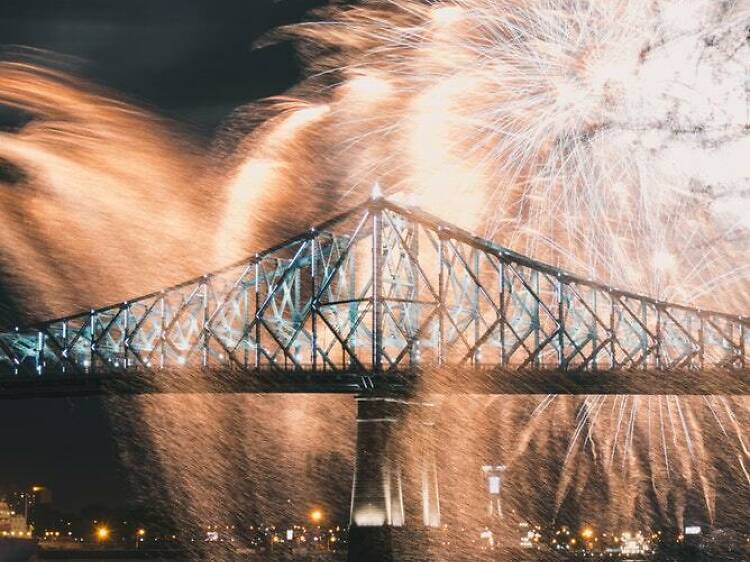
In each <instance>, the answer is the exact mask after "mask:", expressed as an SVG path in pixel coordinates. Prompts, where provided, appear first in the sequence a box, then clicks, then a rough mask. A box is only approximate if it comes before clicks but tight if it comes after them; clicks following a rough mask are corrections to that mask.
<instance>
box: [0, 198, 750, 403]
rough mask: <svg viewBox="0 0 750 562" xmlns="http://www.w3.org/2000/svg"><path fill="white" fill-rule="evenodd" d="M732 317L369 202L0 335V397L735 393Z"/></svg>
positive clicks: (743, 344)
mask: <svg viewBox="0 0 750 562" xmlns="http://www.w3.org/2000/svg"><path fill="white" fill-rule="evenodd" d="M749 327H750V321H749V320H748V319H747V318H744V317H742V316H739V315H732V314H725V313H719V312H712V311H705V310H699V309H697V308H693V307H689V306H683V305H680V304H675V303H669V302H662V301H658V300H656V299H653V298H650V297H648V296H644V295H639V294H634V293H632V292H628V291H624V290H620V289H618V288H616V287H610V286H607V285H603V284H601V283H597V282H595V281H591V280H586V279H582V278H580V277H578V276H576V275H573V274H570V273H568V272H566V271H563V270H561V269H558V268H555V267H552V266H550V265H547V264H544V263H541V262H538V261H535V260H533V259H530V258H528V257H526V256H523V255H520V254H518V253H515V252H513V251H512V250H509V249H507V248H504V247H501V246H499V245H497V244H495V243H493V242H490V241H488V240H484V239H481V238H478V237H476V236H473V235H472V234H470V233H469V232H466V231H464V230H462V229H459V228H457V227H454V226H452V225H449V224H446V223H444V222H442V221H440V220H439V219H438V218H436V217H434V216H431V215H428V214H426V213H424V212H421V211H419V210H417V209H413V208H405V207H402V206H398V205H396V204H394V203H392V202H390V201H388V200H386V199H383V198H373V199H370V200H369V201H367V202H366V203H363V204H361V205H359V206H357V207H355V208H353V209H351V210H349V211H347V212H345V213H342V214H340V215H338V216H336V217H334V218H333V219H331V220H329V221H327V222H326V223H324V224H321V225H319V226H317V227H315V228H312V229H311V230H310V231H308V232H305V233H303V234H301V235H299V236H297V237H296V238H293V239H291V240H288V241H287V242H284V243H282V244H280V245H278V246H276V247H274V248H270V249H268V250H266V251H264V252H262V253H259V254H256V255H254V256H252V257H250V258H248V259H245V260H243V261H241V262H238V263H235V264H233V265H231V266H229V267H227V268H224V269H222V270H220V271H217V272H214V273H211V274H207V275H205V276H202V277H200V278H197V279H192V280H190V281H187V282H185V283H182V284H179V285H176V286H174V287H170V288H167V289H164V290H162V291H159V292H155V293H151V294H148V295H145V296H142V297H139V298H135V299H132V300H128V301H125V302H122V303H118V304H115V305H112V306H107V307H104V308H99V309H94V310H89V311H85V312H82V313H79V314H74V315H71V316H68V317H65V318H60V319H55V320H51V321H47V322H43V323H41V324H39V325H36V326H32V327H29V328H24V329H15V330H13V331H9V332H5V333H0V396H1V397H25V396H53V395H78V394H92V393H108V392H109V393H125V394H128V393H145V392H345V393H352V394H359V393H367V392H375V393H377V392H383V393H403V392H407V393H411V392H413V391H414V390H415V389H422V390H425V391H442V392H450V393H456V392H480V393H545V394H546V393H566V394H578V393H583V394H596V393H620V394H622V393H631V394H656V393H658V394H665V393H669V394H712V393H723V394H744V393H746V391H747V383H748V380H750V377H748V365H750V361H749V360H748V349H750V329H748V328H749Z"/></svg>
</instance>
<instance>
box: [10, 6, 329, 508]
mask: <svg viewBox="0 0 750 562" xmlns="http://www.w3.org/2000/svg"><path fill="white" fill-rule="evenodd" d="M322 3H323V2H322V1H321V0H281V1H272V0H244V1H234V2H227V1H224V2H222V1H217V0H214V1H211V2H208V1H206V0H127V1H121V2H116V1H112V0H3V1H2V2H0V48H2V49H3V50H4V51H5V53H6V54H9V55H12V54H15V53H18V52H19V51H22V52H23V51H27V50H28V49H39V50H43V51H48V52H49V53H47V54H41V55H40V56H41V57H42V59H41V60H42V61H44V60H47V61H49V62H50V63H53V64H57V65H60V64H62V65H64V67H65V68H66V69H67V70H73V71H75V72H76V73H78V74H81V75H83V76H85V77H87V78H88V79H90V80H93V81H95V82H98V83H100V84H102V85H104V86H107V87H109V88H111V89H114V90H116V91H119V92H121V93H123V94H125V95H126V96H127V97H129V98H130V99H132V100H135V101H136V102H138V103H140V104H143V105H147V106H148V107H150V108H151V109H155V110H156V111H158V112H160V113H162V114H164V115H166V116H168V117H171V118H173V119H175V120H178V121H180V122H183V123H185V124H186V125H187V128H188V129H189V130H192V131H193V132H194V133H195V134H196V135H198V136H204V137H205V138H210V136H211V134H212V132H213V130H214V129H215V127H216V126H217V125H218V124H219V123H220V122H221V120H222V119H223V118H224V117H226V115H227V114H228V113H229V112H230V111H231V110H232V109H233V108H235V107H237V106H238V105H241V104H244V103H247V102H249V101H252V100H255V99H259V98H262V97H266V96H269V95H273V94H278V93H281V92H283V91H284V90H286V89H287V88H289V87H290V86H291V85H292V84H294V82H295V81H296V80H297V78H298V73H299V69H298V66H297V62H296V58H295V54H294V50H293V48H292V47H291V46H290V45H288V44H280V45H274V46H271V47H266V48H264V49H259V50H254V49H253V48H252V44H253V42H254V41H255V40H256V39H258V37H259V36H261V35H262V34H263V33H265V32H266V31H268V30H270V29H273V28H274V27H277V26H279V25H281V24H284V23H290V22H293V21H296V20H298V19H300V18H301V17H303V16H304V14H305V13H306V12H307V11H309V10H310V9H311V8H314V7H315V6H317V5H320V4H322ZM35 56H36V55H35ZM0 451H2V453H1V454H0V494H2V491H3V490H4V489H5V490H7V489H13V488H17V487H22V486H29V485H31V484H32V483H43V484H46V485H48V486H49V487H50V488H51V490H52V492H53V496H54V500H55V504H57V505H58V506H59V507H61V508H63V509H77V508H79V507H81V506H84V505H87V504H90V503H94V502H104V503H121V502H123V501H124V500H125V499H126V498H128V497H129V496H130V490H128V486H127V479H126V478H125V477H124V474H123V469H122V468H121V466H120V464H119V462H118V461H117V451H116V445H115V443H114V442H113V433H112V432H111V428H110V426H109V418H108V416H107V414H106V412H105V411H104V407H103V405H102V403H101V401H100V400H99V399H94V398H90V399H75V400H66V399H40V400H19V401H0Z"/></svg>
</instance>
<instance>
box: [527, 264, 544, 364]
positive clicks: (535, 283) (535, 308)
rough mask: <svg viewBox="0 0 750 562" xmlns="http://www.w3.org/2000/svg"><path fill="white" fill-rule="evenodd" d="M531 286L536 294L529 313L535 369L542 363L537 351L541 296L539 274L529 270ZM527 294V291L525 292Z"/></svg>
mask: <svg viewBox="0 0 750 562" xmlns="http://www.w3.org/2000/svg"><path fill="white" fill-rule="evenodd" d="M530 284H531V286H532V287H533V289H534V293H536V296H533V295H532V298H531V299H532V301H534V302H533V303H532V305H531V312H532V320H531V321H532V322H533V323H534V367H536V368H537V369H538V368H539V367H540V366H541V362H542V350H541V349H539V345H540V344H541V342H542V338H541V330H542V322H541V319H540V318H539V299H541V298H542V297H541V294H540V292H539V272H538V271H537V270H536V269H532V270H531V283H530ZM527 292H528V291H527Z"/></svg>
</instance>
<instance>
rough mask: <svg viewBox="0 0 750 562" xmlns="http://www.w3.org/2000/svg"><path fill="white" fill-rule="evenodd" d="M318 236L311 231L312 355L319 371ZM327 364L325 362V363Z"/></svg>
mask: <svg viewBox="0 0 750 562" xmlns="http://www.w3.org/2000/svg"><path fill="white" fill-rule="evenodd" d="M316 240H317V237H316V235H315V229H314V228H313V229H312V230H311V231H310V324H311V326H310V328H311V330H312V342H311V348H312V349H311V350H310V353H311V354H312V357H311V358H310V359H311V361H312V372H313V373H317V372H318V320H317V316H318V298H317V293H318V284H317V280H316V275H317V272H318V268H317V263H316V261H317V254H316V252H315V242H316ZM324 365H325V363H324Z"/></svg>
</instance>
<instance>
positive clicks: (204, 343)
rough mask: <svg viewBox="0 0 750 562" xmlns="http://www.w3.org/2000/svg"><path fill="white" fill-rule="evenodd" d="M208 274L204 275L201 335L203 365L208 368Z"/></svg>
mask: <svg viewBox="0 0 750 562" xmlns="http://www.w3.org/2000/svg"><path fill="white" fill-rule="evenodd" d="M208 279H209V277H208V275H206V276H204V277H203V283H202V284H203V299H202V300H203V302H202V303H201V304H202V306H203V317H202V318H201V324H203V326H202V329H201V332H200V334H201V335H200V337H201V366H202V367H203V368H204V369H206V368H208V319H209V314H208Z"/></svg>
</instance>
